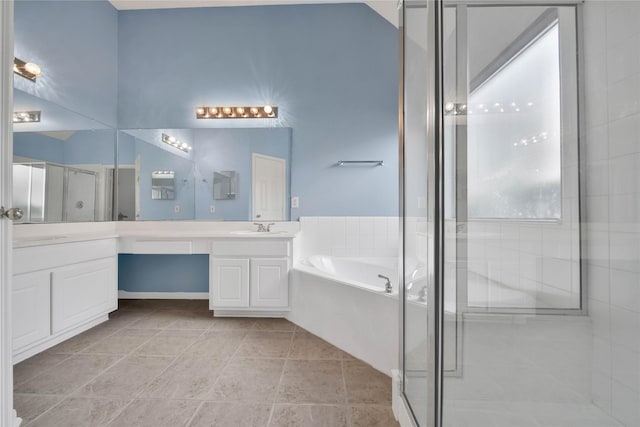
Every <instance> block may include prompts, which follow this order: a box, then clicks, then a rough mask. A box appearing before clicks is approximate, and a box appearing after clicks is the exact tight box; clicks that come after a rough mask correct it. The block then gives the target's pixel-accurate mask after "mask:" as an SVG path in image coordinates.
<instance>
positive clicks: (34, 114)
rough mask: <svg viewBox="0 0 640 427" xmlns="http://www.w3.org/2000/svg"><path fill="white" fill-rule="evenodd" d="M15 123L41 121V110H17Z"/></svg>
mask: <svg viewBox="0 0 640 427" xmlns="http://www.w3.org/2000/svg"><path fill="white" fill-rule="evenodd" d="M13 123H40V111H15V112H14V113H13Z"/></svg>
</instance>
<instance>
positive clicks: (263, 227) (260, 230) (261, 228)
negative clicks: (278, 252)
mask: <svg viewBox="0 0 640 427" xmlns="http://www.w3.org/2000/svg"><path fill="white" fill-rule="evenodd" d="M253 225H257V226H258V233H268V232H270V231H271V226H272V225H276V224H275V223H273V222H272V223H270V224H267V225H264V224H262V223H260V222H254V223H253Z"/></svg>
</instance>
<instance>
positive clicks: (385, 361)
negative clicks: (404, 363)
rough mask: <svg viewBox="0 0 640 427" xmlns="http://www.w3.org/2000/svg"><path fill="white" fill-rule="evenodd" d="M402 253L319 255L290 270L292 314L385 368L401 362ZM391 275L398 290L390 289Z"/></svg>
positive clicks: (311, 329) (326, 337) (303, 324)
mask: <svg viewBox="0 0 640 427" xmlns="http://www.w3.org/2000/svg"><path fill="white" fill-rule="evenodd" d="M397 263H398V260H397V258H338V257H330V256H326V255H313V256H310V257H308V258H307V259H306V260H303V261H300V262H298V263H297V264H296V265H295V266H294V268H293V270H292V272H291V275H290V282H289V284H290V290H291V294H290V297H291V304H290V306H291V311H290V312H289V314H288V316H287V318H288V319H289V320H291V321H292V322H293V323H295V324H297V325H299V326H301V327H302V328H304V329H306V330H308V331H309V332H311V333H313V334H315V335H317V336H319V337H320V338H322V339H324V340H326V341H328V342H330V343H331V344H333V345H335V346H336V347H338V348H340V349H342V350H344V351H346V352H347V353H349V354H352V355H353V356H355V357H357V358H359V359H362V360H364V361H365V362H367V363H369V364H370V365H371V366H373V367H374V368H376V369H378V370H379V371H381V372H383V373H385V374H387V375H391V369H396V368H397V367H398V332H399V327H398V317H399V311H398V310H399V307H398V288H397V284H398V278H397V276H398V274H397ZM378 274H382V275H384V276H388V277H390V278H391V282H392V286H393V291H392V293H386V292H385V290H384V285H385V283H386V281H385V280H384V279H381V278H379V277H378Z"/></svg>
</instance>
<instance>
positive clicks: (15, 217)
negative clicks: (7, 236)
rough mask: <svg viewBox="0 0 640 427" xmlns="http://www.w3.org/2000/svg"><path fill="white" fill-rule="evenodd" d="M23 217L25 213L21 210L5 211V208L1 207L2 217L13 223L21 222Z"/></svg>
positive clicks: (0, 214) (11, 209)
mask: <svg viewBox="0 0 640 427" xmlns="http://www.w3.org/2000/svg"><path fill="white" fill-rule="evenodd" d="M22 215H24V212H22V209H20V208H9V209H5V208H4V206H2V207H0V217H5V218H8V219H10V220H11V221H20V220H21V219H22Z"/></svg>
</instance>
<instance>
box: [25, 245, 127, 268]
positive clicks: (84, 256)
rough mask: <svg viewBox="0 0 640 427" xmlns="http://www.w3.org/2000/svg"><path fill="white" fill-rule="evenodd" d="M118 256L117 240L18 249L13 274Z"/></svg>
mask: <svg viewBox="0 0 640 427" xmlns="http://www.w3.org/2000/svg"><path fill="white" fill-rule="evenodd" d="M116 254H117V245H116V239H100V240H88V241H84V242H72V243H60V244H55V245H42V246H32V247H28V248H18V249H15V250H14V251H13V274H22V273H29V272H32V271H38V270H45V269H53V268H57V267H59V266H61V265H69V264H74V263H80V262H85V261H90V260H94V259H100V258H106V257H112V256H115V255H116Z"/></svg>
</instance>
